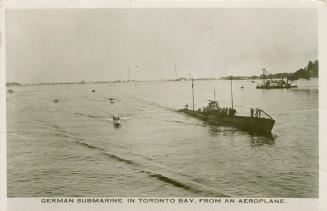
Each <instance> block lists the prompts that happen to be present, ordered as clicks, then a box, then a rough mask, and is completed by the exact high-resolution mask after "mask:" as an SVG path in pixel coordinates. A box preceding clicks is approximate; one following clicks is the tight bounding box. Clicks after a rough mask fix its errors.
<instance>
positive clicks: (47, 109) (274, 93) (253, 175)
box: [7, 80, 318, 197]
mask: <svg viewBox="0 0 327 211" xmlns="http://www.w3.org/2000/svg"><path fill="white" fill-rule="evenodd" d="M229 83H230V82H229V81H196V83H195V101H196V107H201V106H204V105H205V104H206V103H207V100H208V99H212V98H213V88H214V87H215V89H216V92H217V99H219V102H220V104H221V105H222V106H229V105H230V86H229ZM242 84H243V85H244V86H245V88H244V89H241V88H240V87H241V85H242ZM298 86H299V87H298V88H297V89H289V90H257V89H255V84H254V83H251V81H233V89H234V105H235V107H236V108H237V109H238V113H239V114H247V115H248V114H249V108H250V107H251V106H252V107H259V108H262V109H263V110H265V111H266V112H267V113H269V114H270V115H271V116H272V117H273V118H274V119H275V120H276V124H275V127H274V129H273V136H274V139H272V138H268V137H258V136H256V137H251V136H250V135H249V134H247V133H245V132H240V131H238V130H235V129H233V128H229V127H212V126H208V125H205V124H203V123H202V122H201V121H198V120H196V119H193V118H191V117H188V116H185V115H183V114H180V113H177V112H175V109H178V108H181V107H183V106H184V105H185V103H186V102H188V103H190V102H191V89H190V82H137V83H125V84H85V85H77V84H75V85H43V86H15V87H8V89H13V90H14V93H12V94H7V130H8V140H7V141H8V144H7V145H8V195H9V196H10V197H33V196H38V197H40V196H176V197H177V196H181V197H184V196H185V197H187V196H217V197H219V196H232V197H318V85H317V80H310V81H298ZM92 89H94V90H95V92H94V93H93V92H92V91H91V90H92ZM109 98H115V99H116V102H115V103H110V102H109ZM54 99H59V102H58V103H55V102H54V101H53V100H54ZM112 114H120V116H121V117H123V120H122V125H121V127H120V128H115V127H113V124H112V121H111V118H112Z"/></svg>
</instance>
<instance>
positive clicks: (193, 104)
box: [192, 78, 194, 111]
mask: <svg viewBox="0 0 327 211" xmlns="http://www.w3.org/2000/svg"><path fill="white" fill-rule="evenodd" d="M193 87H194V84H193V78H192V108H193V111H194V88H193Z"/></svg>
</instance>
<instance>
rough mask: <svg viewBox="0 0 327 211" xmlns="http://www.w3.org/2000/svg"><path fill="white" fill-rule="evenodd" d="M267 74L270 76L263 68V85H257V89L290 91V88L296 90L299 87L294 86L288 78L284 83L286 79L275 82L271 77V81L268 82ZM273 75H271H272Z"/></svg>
mask: <svg viewBox="0 0 327 211" xmlns="http://www.w3.org/2000/svg"><path fill="white" fill-rule="evenodd" d="M266 74H270V73H269V72H268V71H267V70H266V69H264V68H263V74H262V76H263V79H262V84H258V85H257V87H256V88H257V89H284V88H286V89H289V88H296V87H297V86H296V85H292V84H291V83H290V82H289V81H288V79H287V77H286V81H284V79H283V78H282V79H280V80H273V79H272V78H271V77H270V80H267V79H266V77H267V75H266ZM270 75H271V74H270Z"/></svg>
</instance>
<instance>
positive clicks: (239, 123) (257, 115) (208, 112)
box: [178, 79, 275, 134]
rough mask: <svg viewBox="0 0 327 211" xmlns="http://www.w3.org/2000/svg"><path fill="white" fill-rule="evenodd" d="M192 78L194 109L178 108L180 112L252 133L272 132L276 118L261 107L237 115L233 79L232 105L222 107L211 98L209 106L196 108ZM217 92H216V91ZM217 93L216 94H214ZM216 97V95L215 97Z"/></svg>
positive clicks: (211, 122)
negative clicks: (245, 114) (246, 113)
mask: <svg viewBox="0 0 327 211" xmlns="http://www.w3.org/2000/svg"><path fill="white" fill-rule="evenodd" d="M193 86H194V85H193V80H192V101H193V106H192V109H189V108H188V105H186V106H185V108H183V109H180V110H178V112H181V113H184V114H187V115H189V116H192V117H195V118H197V119H200V120H203V121H205V122H206V123H208V124H211V125H223V126H232V127H235V128H238V129H240V130H244V131H247V132H249V133H250V134H271V130H272V128H273V127H274V124H275V120H274V119H273V118H272V117H271V116H270V115H269V114H267V113H266V112H264V111H263V110H261V109H258V108H256V109H254V108H251V109H250V113H251V115H250V116H237V115H235V114H236V109H234V106H233V92H232V90H233V89H232V79H231V99H232V106H231V107H220V106H219V104H218V101H216V100H210V101H209V104H208V106H206V107H204V108H203V109H201V108H200V109H198V110H195V109H194V90H193ZM214 93H215V92H214ZM214 95H215V94H214ZM215 98H216V97H214V99H215Z"/></svg>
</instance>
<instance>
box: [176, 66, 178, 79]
mask: <svg viewBox="0 0 327 211" xmlns="http://www.w3.org/2000/svg"><path fill="white" fill-rule="evenodd" d="M177 78H178V74H177V67H176V64H175V79H177Z"/></svg>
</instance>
